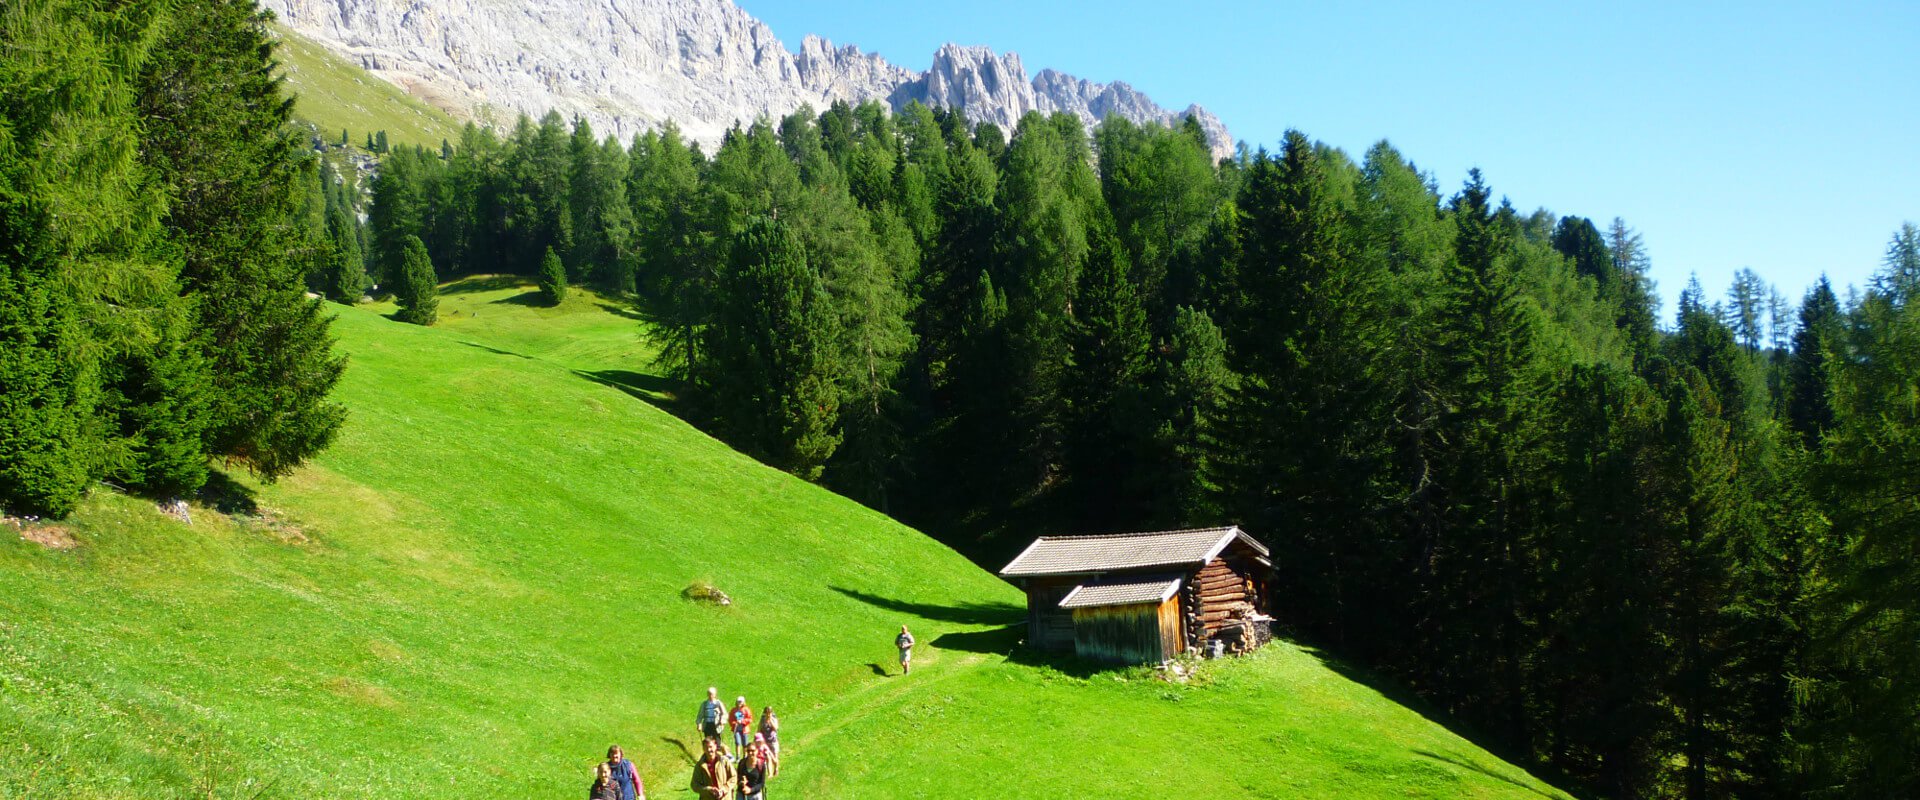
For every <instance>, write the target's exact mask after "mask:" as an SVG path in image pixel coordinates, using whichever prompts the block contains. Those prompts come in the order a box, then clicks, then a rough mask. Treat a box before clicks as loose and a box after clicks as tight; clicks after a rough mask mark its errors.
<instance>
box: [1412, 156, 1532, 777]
mask: <svg viewBox="0 0 1920 800" xmlns="http://www.w3.org/2000/svg"><path fill="white" fill-rule="evenodd" d="M1489 196H1490V191H1489V190H1488V189H1487V186H1486V184H1485V183H1484V182H1483V181H1482V180H1481V177H1480V172H1479V171H1478V170H1472V171H1470V172H1469V173H1468V180H1467V183H1466V186H1465V187H1464V188H1463V189H1462V190H1461V192H1460V193H1459V194H1458V195H1456V196H1455V197H1454V200H1453V204H1452V216H1453V219H1454V222H1455V227H1456V228H1457V231H1458V233H1457V234H1456V236H1455V239H1454V258H1453V260H1452V261H1451V262H1450V263H1449V264H1448V265H1447V268H1446V270H1445V272H1444V275H1443V289H1442V291H1443V298H1442V301H1441V307H1440V310H1439V316H1438V320H1439V328H1438V330H1437V331H1436V339H1437V341H1435V342H1434V350H1435V352H1434V355H1433V357H1434V358H1435V360H1436V362H1437V363H1436V366H1437V370H1436V373H1435V374H1434V375H1433V376H1432V378H1431V380H1432V381H1433V386H1432V388H1431V389H1430V391H1431V392H1433V401H1432V402H1433V406H1434V407H1435V408H1436V409H1438V415H1437V418H1436V419H1435V422H1434V425H1433V430H1432V435H1433V436H1434V441H1433V444H1432V445H1431V446H1430V447H1429V451H1430V452H1429V454H1428V455H1427V457H1428V458H1430V459H1432V469H1433V471H1434V478H1433V487H1432V488H1431V489H1429V490H1428V491H1429V493H1430V496H1429V497H1427V498H1425V500H1424V502H1425V503H1426V504H1427V506H1428V508H1430V509H1432V510H1431V511H1430V512H1428V513H1430V514H1432V518H1433V522H1432V523H1431V524H1432V526H1433V527H1432V528H1430V529H1429V530H1428V531H1427V532H1426V535H1427V536H1428V537H1429V538H1428V540H1427V542H1426V544H1425V547H1424V548H1423V550H1425V551H1426V552H1429V553H1431V554H1432V555H1431V556H1430V557H1429V560H1428V562H1427V564H1426V568H1425V569H1426V570H1427V572H1426V575H1427V576H1428V579H1429V580H1432V581H1434V584H1435V591H1436V593H1437V595H1438V597H1437V598H1436V599H1437V602H1438V603H1439V605H1440V608H1439V609H1436V610H1435V611H1434V612H1433V614H1434V617H1436V619H1435V621H1434V623H1433V624H1432V625H1431V631H1432V636H1433V638H1432V639H1430V640H1428V641H1425V642H1423V643H1422V644H1421V645H1420V646H1421V648H1422V649H1423V650H1424V651H1425V652H1429V653H1435V654H1437V655H1436V656H1435V657H1434V658H1433V659H1432V663H1431V664H1430V665H1429V666H1428V667H1427V670H1428V671H1430V674H1431V680H1432V683H1433V686H1434V688H1435V689H1436V690H1437V691H1438V692H1439V693H1440V694H1441V695H1442V696H1443V697H1445V698H1447V702H1448V704H1449V705H1450V706H1452V707H1453V708H1455V709H1456V710H1457V711H1458V712H1460V713H1463V714H1465V715H1467V716H1469V717H1470V718H1475V719H1479V720H1481V721H1482V722H1483V724H1486V725H1488V726H1489V727H1490V728H1491V729H1492V730H1495V731H1498V733H1499V735H1500V736H1502V738H1503V739H1504V740H1505V741H1506V742H1508V743H1509V746H1513V747H1518V748H1520V749H1521V750H1523V751H1525V750H1530V749H1531V747H1532V745H1531V742H1530V738H1529V734H1528V730H1527V723H1528V718H1527V715H1526V714H1525V712H1524V708H1523V706H1524V695H1523V694H1522V689H1523V687H1524V686H1525V685H1526V681H1525V679H1524V675H1523V669H1524V663H1525V658H1526V656H1525V648H1526V646H1527V640H1526V638H1525V636H1524V634H1523V630H1524V626H1525V625H1526V624H1527V615H1526V609H1525V608H1524V606H1523V603H1524V600H1525V596H1526V592H1527V588H1526V587H1525V586H1524V585H1523V584H1524V581H1525V580H1526V577H1527V576H1528V575H1529V574H1530V570H1531V566H1532V565H1530V564H1528V563H1527V562H1526V561H1524V560H1523V559H1524V558H1525V556H1526V553H1527V552H1528V549H1527V546H1526V545H1527V543H1526V542H1525V541H1524V537H1525V536H1526V533H1527V531H1528V527H1529V526H1528V517H1527V514H1528V486H1529V480H1530V477H1531V476H1530V474H1529V473H1530V471H1531V470H1532V469H1533V468H1534V467H1535V465H1536V463H1537V461H1536V454H1535V452H1534V451H1535V447H1536V445H1537V439H1536V437H1537V436H1538V430H1537V429H1536V428H1535V427H1534V426H1535V424H1536V420H1537V409H1536V408H1535V407H1534V406H1533V402H1534V398H1536V397H1537V396H1538V394H1537V392H1536V389H1535V384H1534V381H1535V380H1536V379H1537V373H1536V369H1537V367H1536V358H1537V351H1536V347H1535V343H1534V330H1535V322H1534V311H1533V309H1532V307H1531V304H1530V303H1529V302H1528V301H1527V299H1526V298H1525V297H1524V296H1523V295H1522V293H1521V290H1520V287H1519V284H1518V279H1517V276H1516V274H1515V271H1514V266H1513V263H1512V260H1511V259H1512V255H1511V248H1512V246H1513V245H1512V236H1513V233H1512V232H1511V230H1512V229H1511V228H1510V227H1508V226H1506V225H1504V224H1503V221H1502V219H1501V218H1500V215H1497V214H1496V213H1495V210H1494V209H1493V208H1492V206H1491V205H1490V203H1489V202H1488V199H1489ZM1507 212H1508V209H1506V208H1505V207H1503V208H1502V209H1501V213H1502V214H1505V213H1507Z"/></svg>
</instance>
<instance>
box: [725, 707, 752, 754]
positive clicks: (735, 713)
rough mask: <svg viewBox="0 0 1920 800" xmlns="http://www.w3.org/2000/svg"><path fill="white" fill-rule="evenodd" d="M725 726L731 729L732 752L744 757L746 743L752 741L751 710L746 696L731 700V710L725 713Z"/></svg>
mask: <svg viewBox="0 0 1920 800" xmlns="http://www.w3.org/2000/svg"><path fill="white" fill-rule="evenodd" d="M727 726H728V727H730V728H732V729H733V752H735V753H738V754H741V755H745V754H746V752H747V743H748V742H750V741H753V708H752V707H750V706H748V705H747V697H746V695H741V696H739V697H736V698H734V699H733V710H732V711H729V712H727Z"/></svg>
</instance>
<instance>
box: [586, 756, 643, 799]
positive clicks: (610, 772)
mask: <svg viewBox="0 0 1920 800" xmlns="http://www.w3.org/2000/svg"><path fill="white" fill-rule="evenodd" d="M600 768H601V769H604V770H606V771H607V780H608V782H609V784H610V785H611V786H612V787H613V794H612V795H611V797H612V798H613V800H647V787H646V784H643V783H641V782H640V768H639V767H636V766H634V764H633V762H632V761H628V760H627V754H626V753H625V752H623V751H622V750H621V749H620V745H617V744H616V745H613V746H612V747H608V748H607V763H605V764H601V765H600ZM598 796H599V795H595V797H596V798H597V797H598Z"/></svg>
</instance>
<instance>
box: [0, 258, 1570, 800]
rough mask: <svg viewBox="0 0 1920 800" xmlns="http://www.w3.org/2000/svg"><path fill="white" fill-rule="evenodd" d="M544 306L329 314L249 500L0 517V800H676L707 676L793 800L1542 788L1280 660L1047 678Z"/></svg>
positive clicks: (579, 326)
mask: <svg viewBox="0 0 1920 800" xmlns="http://www.w3.org/2000/svg"><path fill="white" fill-rule="evenodd" d="M534 296H535V293H534V292H533V290H532V289H531V288H530V287H528V286H526V285H524V284H522V283H520V282H519V281H517V280H514V279H493V280H489V279H473V280H468V281H464V282H461V283H458V284H454V285H451V286H449V287H447V288H446V289H445V290H443V294H442V296H441V306H440V312H441V319H442V323H441V324H440V325H439V326H437V327H435V328H420V327H416V326H411V325H402V324H399V323H395V322H391V321H389V320H387V319H385V318H383V317H382V316H380V315H379V314H378V313H377V312H378V311H380V310H382V309H374V308H365V307H363V308H356V309H347V310H342V311H340V312H339V314H340V316H339V321H338V323H337V325H336V330H337V332H338V334H339V336H340V339H341V345H342V349H343V350H344V351H346V352H347V353H348V354H349V355H350V356H351V358H352V361H351V363H350V365H349V367H348V370H347V373H346V377H345V379H344V380H343V382H342V384H341V388H340V391H339V398H340V400H341V401H343V402H344V403H346V404H347V406H348V407H349V409H351V412H350V413H351V416H350V417H349V419H348V423H347V427H346V429H345V430H344V431H343V433H342V436H341V439H340V441H339V442H337V443H336V444H335V445H334V446H333V447H332V449H330V450H328V451H327V452H326V453H324V454H323V455H322V456H321V457H320V458H319V459H318V461H317V462H316V463H314V464H312V465H310V466H308V467H306V468H303V469H302V470H300V471H299V472H297V473H295V474H294V475H293V476H291V477H290V478H288V479H287V480H285V481H283V482H281V483H279V484H277V485H274V486H269V487H255V489H254V490H253V491H254V493H255V494H254V500H255V502H257V503H258V505H259V508H258V509H254V510H249V509H245V508H244V506H245V503H244V502H236V503H233V506H234V507H236V508H237V510H238V512H239V513H235V514H233V515H227V514H222V513H216V512H215V511H213V510H211V509H209V508H207V507H205V506H201V505H195V506H194V507H193V508H192V517H193V520H192V524H191V525H188V524H184V523H183V522H181V521H179V520H176V519H175V518H173V517H170V516H168V515H166V514H163V513H161V512H160V511H158V510H156V509H155V508H154V506H153V504H152V503H149V502H143V501H139V500H136V499H132V498H128V497H124V496H119V495H115V494H112V493H110V492H106V491H104V490H102V491H99V492H96V493H95V495H94V497H93V498H91V499H90V500H88V501H87V503H86V504H85V506H84V507H83V509H82V510H81V511H80V512H79V513H78V514H77V515H76V516H75V517H74V518H73V519H71V520H69V521H67V522H65V523H63V524H62V525H60V526H59V527H58V528H35V529H33V531H32V533H33V535H34V538H36V539H39V540H42V541H51V542H56V543H59V544H62V545H63V546H64V549H55V548H50V547H48V546H45V545H43V544H38V543H34V542H33V541H29V540H28V539H27V538H25V537H23V536H21V535H20V533H19V532H18V530H17V529H16V528H15V527H14V526H12V525H9V524H5V523H0V732H4V733H3V734H0V743H4V746H3V747H0V797H9V798H10V797H22V798H42V797H45V798H139V799H140V800H168V799H177V800H186V798H206V797H223V798H225V797H259V798H304V797H323V798H330V800H356V799H359V798H367V799H369V800H371V799H373V798H379V800H386V799H387V798H413V797H434V798H489V799H490V798H555V797H567V796H575V797H577V796H580V795H582V794H584V791H583V790H584V787H585V784H586V782H587V768H588V767H589V766H590V765H591V764H592V763H593V762H594V761H595V760H596V759H597V757H598V756H600V755H601V754H603V753H604V752H605V749H606V746H607V745H608V744H609V743H611V742H618V743H620V744H622V745H625V746H626V748H627V751H628V753H629V754H630V755H632V756H633V757H634V758H635V759H636V760H637V761H638V762H639V763H640V765H641V767H642V770H643V774H644V775H645V777H646V780H647V783H648V789H649V790H650V794H649V796H651V797H654V798H676V797H684V796H687V795H685V794H684V788H683V787H685V786H686V781H687V777H688V769H687V762H686V760H685V759H686V756H685V754H684V752H685V751H684V748H687V747H689V746H690V745H693V744H697V741H696V740H695V739H694V737H693V726H692V718H693V712H694V704H695V703H696V702H697V701H698V700H699V699H700V697H701V696H702V695H703V694H704V692H705V689H706V687H707V686H710V685H713V686H718V687H719V688H720V690H721V691H722V692H724V693H725V694H726V695H727V696H728V698H729V699H730V698H731V697H732V696H733V695H736V694H745V695H746V696H747V697H748V698H749V699H750V700H752V701H754V702H755V703H756V710H757V709H758V705H759V704H772V705H775V706H776V707H777V708H778V710H779V711H780V713H781V716H782V718H783V723H784V727H783V736H782V738H783V740H784V743H785V750H786V765H785V770H784V772H783V774H782V775H781V776H780V777H779V779H778V780H777V781H776V783H775V784H774V786H775V794H776V796H779V797H786V798H810V799H818V798H836V797H850V798H908V797H912V798H935V799H936V800H938V799H939V798H954V800H960V799H961V798H966V799H968V800H971V799H972V798H982V797H996V798H1062V797H1083V796H1100V797H1208V798H1218V799H1220V800H1234V799H1235V798H1270V797H1395V798H1407V797H1435V798H1438V797H1447V798H1454V797H1470V798H1472V797H1482V798H1536V797H1541V796H1548V797H1563V796H1564V795H1561V794H1559V793H1558V792H1555V791H1554V790H1553V789H1552V788H1551V787H1549V786H1547V785H1546V784H1544V783H1542V782H1540V781H1539V780H1537V779H1535V778H1533V777H1532V776H1530V775H1528V774H1527V773H1526V772H1525V771H1524V770H1521V769H1519V768H1516V767H1514V766H1512V765H1509V764H1507V763H1504V762H1502V761H1501V760H1499V759H1498V758H1496V757H1494V756H1492V755H1490V754H1488V753H1487V752H1486V751H1484V750H1482V749H1480V748H1479V747H1476V746H1475V745H1473V744H1472V743H1471V742H1469V741H1467V740H1465V739H1463V738H1461V737H1460V736H1457V735H1455V734H1454V733H1452V732H1450V731H1448V730H1447V729H1446V728H1444V727H1442V726H1440V725H1437V724H1434V723H1433V722H1430V721H1428V720H1427V719H1425V718H1423V717H1422V715H1421V713H1420V712H1419V711H1417V710H1416V709H1411V708H1408V707H1405V706H1401V705H1399V704H1398V703H1396V702H1394V701H1393V700H1392V699H1390V698H1389V697H1387V696H1383V695H1382V694H1381V693H1380V692H1378V691H1376V690H1374V689H1372V688H1370V687H1368V686H1367V685H1365V684H1363V683H1359V682H1356V681H1355V680H1353V679H1351V678H1349V677H1347V676H1345V675H1343V674H1342V673H1341V672H1340V671H1339V670H1338V669H1337V668H1336V667H1334V666H1330V665H1328V664H1324V663H1322V661H1321V660H1320V659H1319V658H1318V657H1316V656H1315V655H1314V654H1312V653H1311V652H1308V651H1306V650H1303V649H1301V648H1298V647H1294V646H1292V645H1289V644H1285V643H1281V644H1276V645H1274V646H1272V647H1270V648H1268V649H1267V650H1265V651H1263V652H1262V653H1261V654H1259V655H1258V656H1256V657H1253V658H1248V659H1237V660H1229V661H1224V662H1215V663H1212V664H1209V665H1207V666H1205V667H1203V668H1202V670H1201V672H1200V673H1199V675H1198V676H1197V677H1196V679H1195V680H1194V681H1193V682H1191V683H1184V684H1181V683H1168V682H1163V681H1161V680H1158V679H1156V678H1155V677H1153V675H1152V673H1151V671H1150V670H1132V671H1099V672H1095V671H1091V670H1088V669H1086V667H1085V665H1079V664H1074V663H1071V662H1061V663H1057V664H1051V665H1050V664H1047V663H1036V662H1034V661H1033V660H1031V659H1030V657H1029V656H1028V655H1027V654H1025V653H1024V652H1023V651H1019V650H1016V649H1015V642H1016V640H1017V638H1018V637H1019V635H1020V631H1021V630H1022V629H1023V627H1024V626H1023V625H1022V624H1021V623H1020V622H1019V620H1020V619H1021V611H1020V606H1019V603H1020V594H1019V592H1018V591H1016V590H1014V589H1013V588H1012V587H1010V586H1008V585H1007V584H1005V583H1004V582H1002V581H1000V580H999V579H997V578H995V577H994V576H992V575H990V574H988V573H986V572H983V571H981V570H980V569H979V568H977V567H975V566H973V565H972V564H971V563H969V562H968V561H967V560H966V559H965V558H962V557H961V556H960V555H959V554H957V553H954V552H953V551H952V550H949V549H948V548H946V547H945V546H943V545H941V544H939V543H938V542H935V541H933V540H932V539H929V538H927V537H925V536H923V535H921V534H919V533H917V532H915V531H913V530H910V529H907V528H905V527H902V526H901V525H899V524H896V523H894V522H892V521H890V520H888V519H887V518H885V517H883V516H881V515H879V514H877V513H874V512H872V511H870V510H868V509H865V508H863V507H861V506H859V505H857V504H855V503H852V502H849V501H847V500H845V499H842V498H840V497H838V496H836V495H834V494H832V493H830V492H828V491H826V490H824V489H821V488H819V487H817V486H812V485H809V484H807V483H805V482H803V481H800V480H798V479H795V478H793V477H791V476H788V475H786V474H783V473H781V472H778V471H776V470H773V469H769V468H767V467H763V466H761V465H759V464H757V463H755V462H753V461H752V460H750V459H748V458H746V457H745V456H742V455H740V454H738V453H736V452H733V451H732V450H729V449H728V448H726V447H725V446H724V445H722V444H720V443H719V442H717V441H715V440H713V439H711V438H709V437H707V436H706V435H704V434H702V433H700V432H699V431H697V430H695V429H693V428H692V427H690V426H688V425H686V424H684V423H682V422H681V421H679V420H677V419H675V418H673V417H672V416H670V415H668V414H667V413H665V412H664V411H661V410H660V409H658V408H655V407H654V406H653V405H650V404H649V403H648V402H644V401H643V400H642V399H638V397H655V396H656V395H657V390H659V389H661V388H663V387H664V384H663V382H661V381H660V380H658V379H657V378H653V377H651V376H649V375H647V374H646V372H645V370H646V366H645V365H646V364H647V361H648V357H649V355H650V352H651V351H650V349H649V347H648V345H647V344H646V343H645V342H644V340H642V339H641V338H640V327H639V324H638V323H636V322H634V321H633V320H632V319H629V318H627V317H625V316H622V315H621V313H619V312H620V309H619V308H618V307H617V306H616V305H615V304H613V303H611V302H609V301H607V300H604V299H602V298H599V297H596V296H595V295H593V294H592V293H591V292H588V291H584V290H583V291H576V292H573V293H570V294H569V296H568V299H567V302H566V304H564V305H563V306H561V307H559V308H549V307H546V306H544V305H542V304H539V303H537V302H534V301H532V300H531V298H532V297H534ZM636 396H638V397H636ZM695 581H711V582H712V583H714V584H716V585H718V586H719V587H721V588H722V589H724V590H725V591H727V592H729V593H731V594H732V596H733V599H734V601H735V602H734V605H733V606H731V607H729V608H715V607H711V606H707V605H702V604H698V603H694V602H690V601H688V600H685V599H682V597H681V592H682V590H683V589H684V588H686V587H687V586H688V585H689V584H691V583H693V582H695ZM902 623H906V624H909V625H911V626H912V627H913V630H914V632H915V633H916V634H918V636H919V640H920V642H921V648H920V651H919V652H918V653H917V656H916V661H917V662H918V664H917V666H916V668H915V669H914V673H913V675H912V676H910V677H904V678H903V677H898V676H897V675H896V676H892V677H883V676H882V675H879V674H876V673H877V672H881V671H892V670H891V668H892V663H891V659H892V655H893V653H892V649H891V642H892V636H893V634H894V633H895V632H896V631H897V630H898V626H899V625H901V624H902Z"/></svg>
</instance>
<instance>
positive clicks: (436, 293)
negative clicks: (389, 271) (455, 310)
mask: <svg viewBox="0 0 1920 800" xmlns="http://www.w3.org/2000/svg"><path fill="white" fill-rule="evenodd" d="M401 252H402V253H403V255H402V256H401V259H400V275H399V279H398V280H397V281H395V283H394V287H393V296H394V300H395V301H397V302H398V303H399V304H400V311H399V313H396V314H394V317H393V318H394V319H397V320H399V321H401V322H411V323H413V324H415V325H432V324H433V323H434V321H436V320H438V319H439V317H440V289H439V285H438V281H437V280H436V279H435V278H434V274H433V260H432V259H431V258H429V257H428V256H427V246H426V245H425V244H423V243H421V241H420V237H418V236H408V237H407V238H406V241H405V243H404V244H402V246H401Z"/></svg>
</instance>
